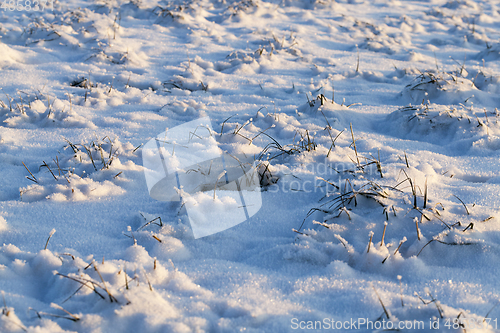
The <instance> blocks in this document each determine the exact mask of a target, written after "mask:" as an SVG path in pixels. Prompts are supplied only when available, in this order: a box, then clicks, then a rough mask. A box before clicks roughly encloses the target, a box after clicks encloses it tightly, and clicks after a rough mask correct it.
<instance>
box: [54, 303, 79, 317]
mask: <svg viewBox="0 0 500 333" xmlns="http://www.w3.org/2000/svg"><path fill="white" fill-rule="evenodd" d="M50 306H51V307H53V308H55V309H58V310H61V311H64V312H65V313H66V314H68V315H69V316H70V317H71V318H67V317H63V318H67V319H70V320H73V321H79V320H80V317H78V316H76V315H74V314H72V313H71V312H69V311H68V310H66V309H64V308H63V307H62V306H60V305H58V304H55V303H52V304H50Z"/></svg>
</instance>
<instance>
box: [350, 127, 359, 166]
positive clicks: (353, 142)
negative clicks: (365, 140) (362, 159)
mask: <svg viewBox="0 0 500 333" xmlns="http://www.w3.org/2000/svg"><path fill="white" fill-rule="evenodd" d="M349 126H350V127H351V137H352V145H353V146H354V153H355V154H356V162H357V164H358V166H359V157H358V149H357V148H356V141H355V140H354V132H353V131H352V123H350V124H349Z"/></svg>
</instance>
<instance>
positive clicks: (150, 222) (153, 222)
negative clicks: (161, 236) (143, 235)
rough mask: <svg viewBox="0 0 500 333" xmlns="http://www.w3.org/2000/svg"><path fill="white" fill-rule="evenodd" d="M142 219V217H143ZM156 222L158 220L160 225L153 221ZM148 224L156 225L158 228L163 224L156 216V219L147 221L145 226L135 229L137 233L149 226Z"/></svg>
mask: <svg viewBox="0 0 500 333" xmlns="http://www.w3.org/2000/svg"><path fill="white" fill-rule="evenodd" d="M141 215H142V214H141ZM143 217H144V216H143ZM157 220H159V221H160V223H158V222H156V223H155V221H157ZM150 224H156V225H157V226H159V227H162V226H163V223H162V221H161V217H160V216H158V217H157V218H154V219H152V220H151V221H149V222H147V223H146V224H144V225H143V226H141V227H139V228H138V229H137V231H139V230H141V229H144V228H146V227H147V226H148V225H150Z"/></svg>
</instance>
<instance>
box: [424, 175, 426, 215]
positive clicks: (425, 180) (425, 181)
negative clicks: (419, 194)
mask: <svg viewBox="0 0 500 333" xmlns="http://www.w3.org/2000/svg"><path fill="white" fill-rule="evenodd" d="M425 208H427V177H425V189H424V209H425Z"/></svg>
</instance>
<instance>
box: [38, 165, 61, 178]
mask: <svg viewBox="0 0 500 333" xmlns="http://www.w3.org/2000/svg"><path fill="white" fill-rule="evenodd" d="M42 162H43V164H42V166H43V167H46V168H47V169H48V170H49V172H50V174H51V175H52V177H54V179H55V180H58V179H57V177H56V176H55V175H54V173H53V172H52V170H51V169H50V167H49V165H48V164H47V163H46V162H45V161H42Z"/></svg>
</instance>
